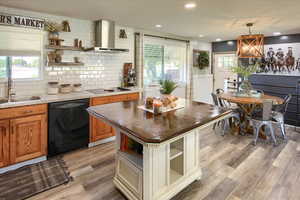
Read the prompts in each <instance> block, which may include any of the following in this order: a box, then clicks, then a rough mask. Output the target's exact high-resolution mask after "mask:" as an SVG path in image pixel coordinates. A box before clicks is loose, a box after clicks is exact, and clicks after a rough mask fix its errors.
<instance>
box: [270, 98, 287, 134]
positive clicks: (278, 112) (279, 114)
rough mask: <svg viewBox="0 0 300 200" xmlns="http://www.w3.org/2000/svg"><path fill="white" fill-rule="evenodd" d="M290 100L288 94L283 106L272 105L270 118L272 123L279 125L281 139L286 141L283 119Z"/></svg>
mask: <svg viewBox="0 0 300 200" xmlns="http://www.w3.org/2000/svg"><path fill="white" fill-rule="evenodd" d="M291 99H292V95H291V94H289V95H287V96H286V97H285V98H284V101H283V104H281V105H274V106H273V109H272V118H273V120H274V121H276V122H278V123H279V125H280V131H281V134H282V137H283V139H286V131H285V124H284V117H285V113H286V111H287V108H288V105H289V103H290V101H291Z"/></svg>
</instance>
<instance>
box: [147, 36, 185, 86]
mask: <svg viewBox="0 0 300 200" xmlns="http://www.w3.org/2000/svg"><path fill="white" fill-rule="evenodd" d="M186 50H187V49H186V43H184V42H176V41H172V42H170V41H168V42H166V41H165V40H162V39H160V40H158V39H157V40H150V39H148V40H145V44H144V79H143V80H144V85H152V84H158V83H159V80H161V79H171V80H173V81H176V82H180V83H185V82H186Z"/></svg>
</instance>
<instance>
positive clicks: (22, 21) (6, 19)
mask: <svg viewBox="0 0 300 200" xmlns="http://www.w3.org/2000/svg"><path fill="white" fill-rule="evenodd" d="M0 24H1V25H10V26H21V27H29V28H35V29H44V25H45V20H42V19H38V18H32V17H24V16H19V15H10V14H4V13H0Z"/></svg>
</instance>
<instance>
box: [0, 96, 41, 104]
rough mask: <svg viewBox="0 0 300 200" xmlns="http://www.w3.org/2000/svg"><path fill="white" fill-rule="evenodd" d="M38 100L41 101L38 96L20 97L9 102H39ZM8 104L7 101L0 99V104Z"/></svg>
mask: <svg viewBox="0 0 300 200" xmlns="http://www.w3.org/2000/svg"><path fill="white" fill-rule="evenodd" d="M40 99H41V97H39V96H31V97H20V98H14V99H11V100H10V102H22V101H34V100H40ZM10 102H8V99H0V104H3V103H10Z"/></svg>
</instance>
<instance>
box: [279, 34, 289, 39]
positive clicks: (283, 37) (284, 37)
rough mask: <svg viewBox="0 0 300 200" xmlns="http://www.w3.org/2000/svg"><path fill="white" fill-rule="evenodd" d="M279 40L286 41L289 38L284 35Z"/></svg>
mask: <svg viewBox="0 0 300 200" xmlns="http://www.w3.org/2000/svg"><path fill="white" fill-rule="evenodd" d="M280 39H282V40H287V39H289V36H286V35H284V36H281V37H280Z"/></svg>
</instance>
